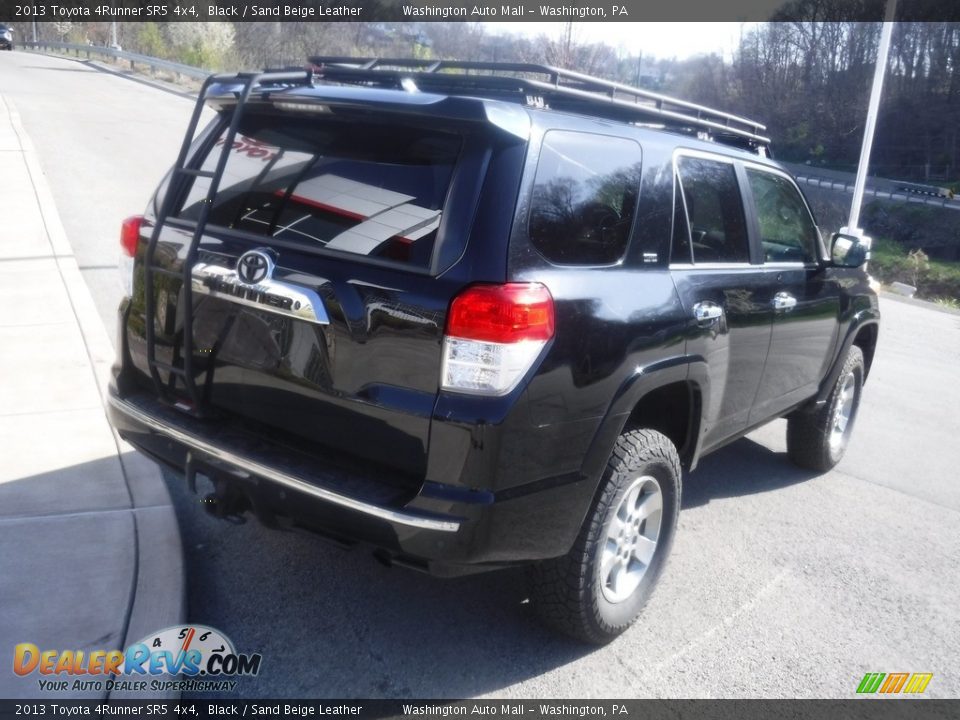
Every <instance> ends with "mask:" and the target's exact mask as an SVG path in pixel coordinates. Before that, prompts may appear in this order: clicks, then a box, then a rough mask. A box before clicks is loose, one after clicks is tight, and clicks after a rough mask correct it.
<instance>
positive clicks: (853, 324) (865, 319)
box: [811, 307, 880, 408]
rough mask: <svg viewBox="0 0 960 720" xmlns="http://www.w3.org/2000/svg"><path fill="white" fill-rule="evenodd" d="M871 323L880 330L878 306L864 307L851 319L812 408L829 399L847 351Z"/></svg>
mask: <svg viewBox="0 0 960 720" xmlns="http://www.w3.org/2000/svg"><path fill="white" fill-rule="evenodd" d="M870 325H873V326H875V327H876V328H878V332H879V327H880V312H879V311H878V310H877V309H876V308H872V307H870V308H864V309H863V310H860V311H859V312H857V313H856V314H855V315H854V316H853V318H852V319H851V320H850V326H849V327H848V328H847V334H846V335H844V338H843V342H842V343H841V344H840V350H839V352H838V353H837V354H836V357H834V359H833V365H831V366H830V371H829V372H828V373H827V374H826V377H824V379H823V382H822V383H820V391H819V392H818V393H817V396H816V399H815V401H814V402H813V403H811V408H818V407H820V406H822V405H823V404H824V403H825V402H826V401H827V398H829V397H830V392H831V391H832V390H833V386H834V385H835V384H836V382H837V378H838V377H839V376H840V370H842V369H843V363H844V361H845V360H846V357H847V353H848V352H850V346H851V345H853V341H854V340H855V339H856V337H857V335H858V334H859V333H860V331H861V330H863V328H865V327H867V326H870Z"/></svg>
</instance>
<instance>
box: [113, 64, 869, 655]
mask: <svg viewBox="0 0 960 720" xmlns="http://www.w3.org/2000/svg"><path fill="white" fill-rule="evenodd" d="M311 63H312V64H311V66H310V68H309V69H307V70H303V71H300V70H297V71H278V72H265V73H257V74H239V75H218V76H213V77H211V78H210V79H209V80H208V81H207V82H206V83H205V85H204V87H203V89H202V91H201V93H200V98H199V100H198V103H197V106H196V108H195V111H194V115H193V117H192V120H191V123H190V126H189V128H188V130H187V134H186V138H185V140H184V144H183V147H182V149H181V152H180V155H179V157H178V158H177V159H176V162H175V164H174V166H173V169H172V170H171V171H170V173H169V174H168V176H167V178H166V179H165V180H164V181H163V183H162V184H161V186H160V188H159V189H158V191H157V193H156V196H155V197H154V198H153V200H152V201H151V202H150V204H149V207H148V210H147V212H146V214H145V215H144V216H142V217H140V216H138V217H134V218H130V219H129V220H127V221H126V222H125V223H124V226H123V231H122V237H121V244H122V247H123V250H124V253H125V262H124V268H123V270H124V273H125V279H126V282H127V284H128V287H127V297H126V298H125V299H124V301H123V302H122V305H121V307H120V309H119V321H120V334H119V344H118V358H117V363H116V365H115V367H114V373H113V382H112V386H111V388H110V393H109V397H108V406H107V410H108V414H109V417H110V419H111V421H112V423H113V424H114V426H115V427H116V428H117V429H118V430H119V432H120V434H121V435H122V436H123V437H124V438H125V439H126V440H128V441H129V442H131V443H132V444H133V445H135V446H136V447H137V448H139V449H140V450H141V451H143V452H144V453H146V454H148V455H149V456H151V457H153V458H155V459H156V460H158V461H159V462H161V463H163V464H165V465H168V466H171V467H173V468H176V469H178V470H179V471H181V472H183V473H184V475H185V476H186V480H187V482H188V484H190V485H191V486H193V487H194V488H195V487H196V485H195V483H196V476H197V474H198V473H200V474H201V475H203V476H205V477H207V478H209V479H210V480H211V481H212V482H213V484H214V487H215V489H216V490H215V493H213V494H212V498H211V499H212V500H214V501H215V502H214V503H213V504H212V507H213V508H214V510H215V511H216V512H218V513H220V514H223V515H233V514H237V513H242V512H245V511H253V512H254V513H255V514H256V515H257V516H258V517H259V518H260V519H261V520H263V521H264V522H265V523H268V524H271V525H280V526H291V525H296V526H300V527H304V528H308V529H311V530H313V531H316V532H319V533H322V534H325V535H327V536H330V537H333V538H336V539H338V540H340V541H342V542H347V543H363V544H366V545H369V546H372V547H373V548H375V550H376V552H377V553H378V555H379V556H380V557H381V558H382V559H385V560H387V561H390V562H393V563H398V564H402V565H406V566H413V567H417V568H420V569H423V570H426V571H429V572H432V573H435V574H440V575H454V574H458V573H465V572H472V571H477V570H483V569H493V568H499V567H504V566H508V565H515V564H521V563H522V564H529V565H530V570H531V572H530V575H531V578H532V583H531V593H532V595H531V597H532V600H533V602H534V603H535V605H536V606H537V608H538V609H539V611H540V614H541V615H542V616H543V618H544V619H545V620H546V621H547V622H549V623H550V624H552V625H553V626H555V627H556V628H558V629H560V630H562V631H564V632H566V633H568V634H570V635H573V636H575V637H577V638H580V639H582V640H585V641H588V642H594V643H600V642H606V641H608V640H610V639H612V638H614V637H616V636H617V635H618V634H619V633H621V632H622V631H623V630H625V629H626V628H627V627H628V626H629V625H630V624H631V623H632V622H633V621H634V620H635V618H636V617H637V615H638V614H639V612H640V610H641V608H642V606H643V604H644V603H645V602H646V600H647V598H648V597H649V595H650V592H651V590H652V588H653V586H654V583H655V582H656V580H657V577H658V576H659V574H660V572H661V570H662V569H663V566H664V563H665V561H666V559H667V555H668V553H669V551H670V545H671V541H672V540H673V536H674V532H675V530H676V526H677V519H678V513H679V508H680V487H681V473H682V471H683V469H684V468H686V469H690V470H692V469H693V468H695V466H696V465H697V462H698V460H699V459H700V458H701V457H702V456H703V455H705V454H706V453H708V452H710V451H712V450H715V449H716V448H718V447H720V446H722V445H724V444H726V443H729V442H730V441H732V440H734V439H736V438H738V437H740V436H742V435H744V434H745V433H747V432H749V431H750V430H752V429H754V428H756V427H758V426H759V425H762V424H764V423H766V422H768V421H770V420H772V419H774V418H778V417H784V416H785V417H786V418H787V419H788V422H787V446H788V450H789V456H790V458H791V459H792V460H793V461H794V462H795V463H797V464H798V465H800V466H802V467H804V468H809V469H810V470H812V471H818V472H822V471H826V470H828V469H830V468H831V467H833V466H834V465H835V464H836V463H837V462H838V461H839V460H840V459H841V457H842V456H843V454H844V450H845V448H846V446H847V443H848V441H849V439H850V434H851V430H852V428H853V424H854V420H855V419H856V414H857V408H858V406H859V403H860V398H861V394H862V392H863V385H864V381H865V379H866V377H867V374H868V373H869V370H870V365H871V361H872V360H873V356H874V348H875V346H876V342H877V331H878V323H879V312H878V307H877V298H876V295H875V293H874V292H872V291H871V290H870V288H869V285H868V278H867V276H866V274H865V272H864V270H863V267H862V266H863V263H864V261H865V260H866V257H867V248H866V246H865V243H863V242H861V241H859V240H858V239H857V238H855V237H849V236H840V235H838V236H834V238H833V240H832V242H831V243H830V244H831V247H830V248H829V249H828V248H827V247H825V244H824V241H823V239H822V238H821V235H820V232H819V230H818V229H817V226H816V224H815V222H814V218H813V215H812V214H811V211H810V208H809V207H808V205H807V202H806V201H805V199H804V197H803V194H802V193H801V192H800V190H799V189H798V187H797V185H796V183H795V182H794V180H793V179H792V178H791V176H790V175H789V174H788V173H787V172H785V171H784V170H783V169H782V168H780V167H779V166H778V165H777V164H776V163H775V162H773V161H772V160H770V159H769V155H770V153H769V151H768V148H769V140H768V139H767V138H766V137H764V136H763V132H764V127H763V126H762V125H760V124H758V123H756V122H753V121H750V120H746V119H743V118H739V117H736V116H733V115H729V114H726V113H722V112H719V111H716V110H711V109H709V108H704V107H700V106H697V105H693V104H691V103H686V102H683V101H679V100H674V99H671V98H666V97H663V96H659V95H652V94H650V93H648V92H646V91H643V90H639V89H635V88H630V87H627V86H623V85H618V84H614V83H609V82H606V81H603V80H600V79H597V78H592V77H588V76H584V75H580V74H578V73H573V72H570V71H564V70H558V69H555V68H550V67H543V66H532V65H516V64H511V65H499V64H479V63H463V62H433V61H431V62H430V63H427V62H421V61H416V60H411V61H396V60H392V61H377V60H368V59H363V60H356V61H351V60H350V59H344V58H321V57H317V58H311ZM205 105H206V106H209V107H211V108H213V109H214V110H215V111H216V117H215V119H214V120H213V121H212V122H211V123H209V125H207V126H206V128H205V129H202V130H200V129H199V120H200V114H201V111H202V110H203V108H204V106H205Z"/></svg>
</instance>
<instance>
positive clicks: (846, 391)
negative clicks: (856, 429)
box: [787, 345, 864, 472]
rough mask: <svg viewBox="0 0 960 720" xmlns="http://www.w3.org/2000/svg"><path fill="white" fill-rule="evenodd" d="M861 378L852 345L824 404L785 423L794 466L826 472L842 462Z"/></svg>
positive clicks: (859, 358)
mask: <svg viewBox="0 0 960 720" xmlns="http://www.w3.org/2000/svg"><path fill="white" fill-rule="evenodd" d="M863 377H864V363H863V351H861V350H860V348H858V347H857V346H856V345H853V346H851V348H850V351H849V352H848V354H847V359H846V361H845V362H844V363H843V369H842V370H841V371H840V375H839V377H838V378H837V382H836V383H835V384H834V386H833V390H832V391H831V393H830V397H829V398H828V399H827V402H826V403H824V404H823V406H822V407H821V408H820V409H819V410H815V411H812V412H800V413H797V414H796V415H793V416H791V417H790V419H789V420H788V421H787V455H788V456H789V458H790V460H791V461H792V462H793V463H794V464H795V465H798V466H799V467H802V468H805V469H807V470H816V471H817V472H826V471H828V470H830V469H832V468H833V467H834V466H835V465H836V464H837V463H838V462H840V460H841V459H843V455H844V453H845V452H846V450H847V445H848V444H849V442H850V435H851V433H852V432H853V423H854V420H856V418H857V410H858V409H859V407H860V396H861V395H862V393H863Z"/></svg>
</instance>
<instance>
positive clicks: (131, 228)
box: [120, 215, 143, 258]
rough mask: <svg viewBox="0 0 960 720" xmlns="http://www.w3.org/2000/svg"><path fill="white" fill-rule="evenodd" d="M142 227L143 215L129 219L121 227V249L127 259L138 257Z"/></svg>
mask: <svg viewBox="0 0 960 720" xmlns="http://www.w3.org/2000/svg"><path fill="white" fill-rule="evenodd" d="M142 227H143V216H142V215H134V216H133V217H128V218H127V219H126V220H124V221H123V224H122V225H120V249H121V250H122V251H123V253H124V255H126V256H127V257H131V258H132V257H136V256H137V244H138V243H139V242H140V228H142Z"/></svg>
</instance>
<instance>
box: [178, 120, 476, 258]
mask: <svg viewBox="0 0 960 720" xmlns="http://www.w3.org/2000/svg"><path fill="white" fill-rule="evenodd" d="M223 140H224V136H223V135H221V136H220V138H219V139H218V140H217V142H216V144H215V145H214V146H213V149H212V150H211V151H210V153H209V154H208V156H207V157H206V159H205V161H204V163H203V169H204V170H213V169H214V168H215V167H216V163H217V159H218V157H219V154H220V152H219V151H220V148H221V147H222V145H223ZM460 147H461V138H460V137H459V136H457V135H455V134H452V133H446V132H439V131H436V130H426V129H417V128H409V127H403V126H400V125H391V126H389V127H388V126H386V125H383V126H381V125H376V124H371V123H362V124H357V123H347V122H342V121H340V122H337V121H326V122H324V121H323V120H321V119H319V118H316V117H311V118H309V119H301V118H287V117H277V116H272V115H269V116H268V115H251V116H248V117H246V118H244V119H243V122H242V127H241V129H240V132H239V133H238V136H237V139H236V141H235V142H234V144H233V147H232V148H231V150H230V156H229V160H228V161H227V166H226V170H225V171H224V174H223V179H222V180H221V182H220V188H219V191H218V193H217V196H216V197H215V198H214V201H213V204H212V206H211V208H210V215H209V218H208V222H209V223H210V224H212V225H218V226H221V227H227V228H232V229H236V230H242V231H244V232H248V233H253V234H255V235H262V236H264V237H265V238H278V239H283V240H287V241H294V242H298V243H303V244H304V245H306V246H309V247H315V248H326V249H329V250H340V251H343V252H349V253H355V254H357V255H362V256H369V257H379V258H385V259H392V260H398V261H401V262H408V263H413V264H417V265H420V266H423V267H427V266H429V263H430V258H431V256H432V253H433V247H434V244H435V242H436V237H437V231H438V229H439V227H440V220H441V218H442V215H443V206H444V201H445V199H446V196H447V191H448V190H449V187H450V181H451V178H452V176H453V171H454V167H455V165H456V162H457V158H458V156H459V153H460ZM209 186H210V180H209V179H207V178H203V177H198V178H196V180H195V181H194V184H193V187H192V188H191V190H190V192H189V194H188V196H187V198H186V200H185V202H184V203H183V206H182V209H181V211H180V213H179V216H180V217H181V218H185V219H192V220H196V219H197V218H198V216H199V213H200V208H201V207H202V205H203V202H204V200H205V198H206V196H207V192H208V189H209Z"/></svg>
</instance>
